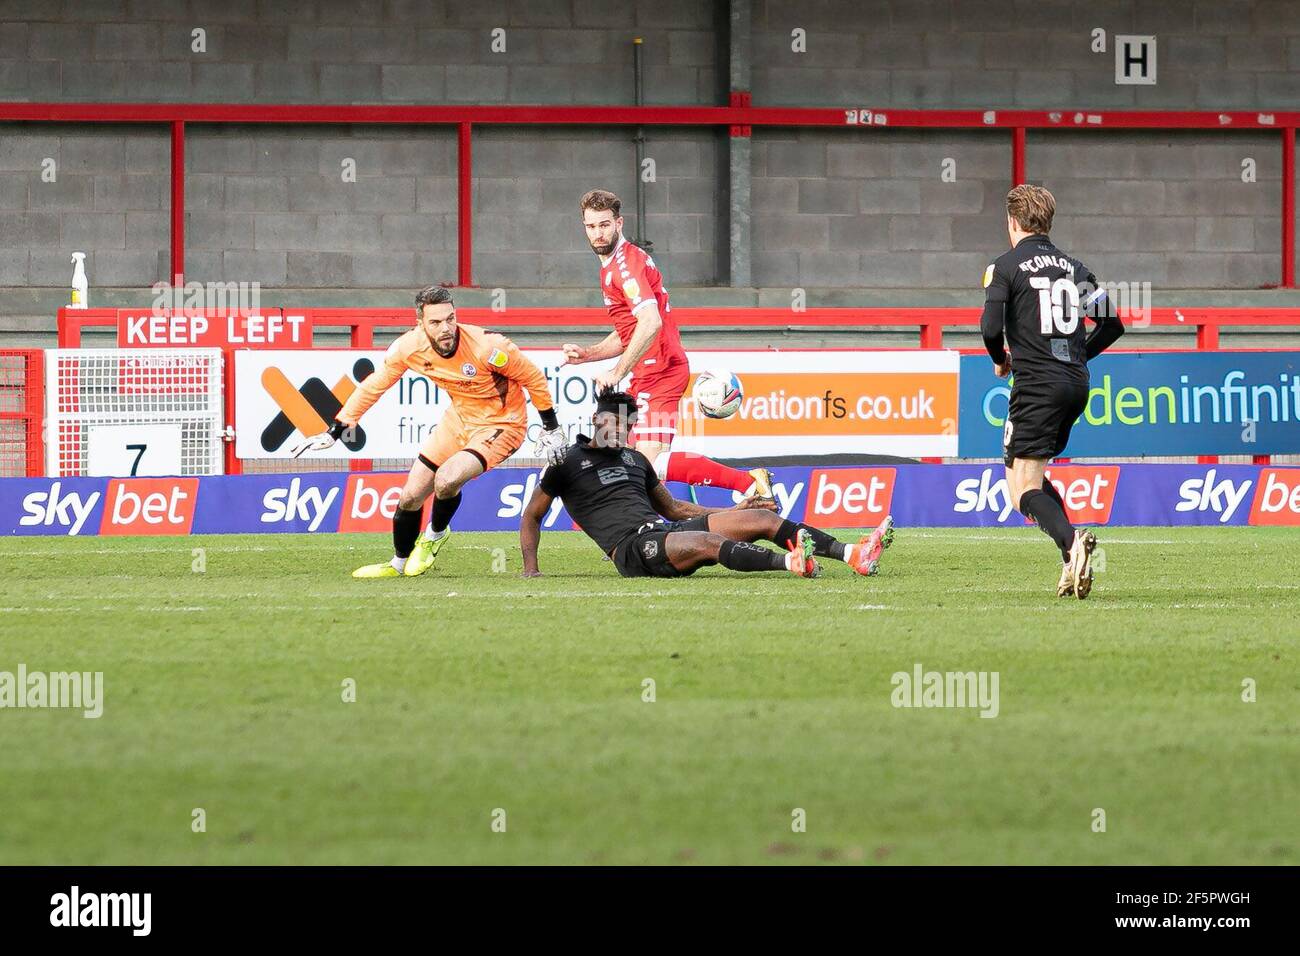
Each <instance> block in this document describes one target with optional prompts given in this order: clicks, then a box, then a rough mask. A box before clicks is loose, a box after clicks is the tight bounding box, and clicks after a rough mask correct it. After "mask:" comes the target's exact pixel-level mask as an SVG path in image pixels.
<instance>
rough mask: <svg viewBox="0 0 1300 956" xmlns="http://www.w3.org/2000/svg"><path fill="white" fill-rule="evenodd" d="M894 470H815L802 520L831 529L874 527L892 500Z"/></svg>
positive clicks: (809, 480)
mask: <svg viewBox="0 0 1300 956" xmlns="http://www.w3.org/2000/svg"><path fill="white" fill-rule="evenodd" d="M896 474H897V471H896V470H895V469H893V468H835V469H828V468H814V469H813V471H812V474H811V475H809V477H808V504H807V508H806V510H805V513H804V520H805V521H807V522H809V523H810V524H816V525H825V526H826V527H830V528H874V527H875V526H876V525H878V524H880V522H881V520H882V519H883V518H884V517H885V515H887V514H889V506H890V505H891V504H892V502H893V500H894V477H895V475H896Z"/></svg>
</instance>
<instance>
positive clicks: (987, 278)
mask: <svg viewBox="0 0 1300 956" xmlns="http://www.w3.org/2000/svg"><path fill="white" fill-rule="evenodd" d="M992 281H993V263H991V262H990V263H989V267H988V268H987V269H985V270H984V288H986V289H987V288H988V287H989V283H990V282H992Z"/></svg>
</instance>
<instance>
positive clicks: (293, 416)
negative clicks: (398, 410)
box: [262, 358, 375, 452]
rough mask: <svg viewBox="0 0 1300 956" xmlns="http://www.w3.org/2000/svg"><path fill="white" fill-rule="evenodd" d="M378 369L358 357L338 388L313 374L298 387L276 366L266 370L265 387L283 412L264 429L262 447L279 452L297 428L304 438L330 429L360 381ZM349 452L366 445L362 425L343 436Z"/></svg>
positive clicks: (339, 381) (263, 385) (337, 383)
mask: <svg viewBox="0 0 1300 956" xmlns="http://www.w3.org/2000/svg"><path fill="white" fill-rule="evenodd" d="M374 370H375V367H374V364H373V363H372V362H371V361H370V360H369V359H364V358H363V359H357V361H356V362H355V363H354V364H353V366H352V377H348V376H347V375H344V376H342V377H341V378H340V379H339V380H338V381H337V382H335V383H334V387H333V388H330V387H328V386H327V385H326V384H325V383H324V382H323V381H321V380H320V379H319V378H316V377H312V378H309V379H307V381H306V382H304V383H303V385H302V388H295V387H294V385H293V383H292V382H290V381H289V379H288V378H287V377H286V376H285V374H284V372H282V371H280V370H279V369H278V368H276V367H275V366H274V365H271V366H268V367H267V368H265V369H264V370H263V371H262V388H263V389H265V390H266V394H267V395H269V396H271V399H272V400H273V401H274V402H275V404H276V405H277V406H278V407H279V409H280V411H279V413H278V414H277V415H276V416H275V417H274V418H273V419H271V421H270V423H269V424H267V426H266V428H265V429H264V430H263V431H262V449H263V450H264V451H275V450H276V449H278V448H279V447H280V446H281V445H283V444H284V443H285V442H286V441H287V440H288V439H289V437H290V436H291V435H292V434H293V433H294V430H295V429H296V430H297V431H298V432H299V433H301V434H302V435H303V436H304V437H306V436H308V435H319V434H320V433H321V432H323V431H328V430H329V427H330V426H329V423H330V422H333V421H334V416H335V415H337V414H338V413H339V411H340V409H342V408H343V406H344V405H346V404H347V401H348V399H349V398H351V397H352V393H353V392H354V391H356V388H357V382H361V381H364V380H365V378H366V376H368V375H369V374H370V373H371V372H373V371H374ZM343 444H344V445H345V446H346V447H347V449H348V450H349V451H354V452H355V451H360V450H361V449H362V448H364V447H365V444H366V433H365V431H363V430H362V428H361V426H360V425H356V426H353V428H352V429H351V430H350V432H347V433H345V434H344V436H343Z"/></svg>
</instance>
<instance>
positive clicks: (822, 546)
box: [776, 520, 844, 561]
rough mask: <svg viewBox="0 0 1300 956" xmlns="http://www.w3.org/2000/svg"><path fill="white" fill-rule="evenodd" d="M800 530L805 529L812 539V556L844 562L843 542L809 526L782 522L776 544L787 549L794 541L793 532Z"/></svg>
mask: <svg viewBox="0 0 1300 956" xmlns="http://www.w3.org/2000/svg"><path fill="white" fill-rule="evenodd" d="M800 528H807V529H808V533H809V534H810V535H812V539H813V554H815V555H817V556H818V557H822V558H834V559H835V560H836V561H843V560H844V542H843V541H840V540H838V539H836V537H835V536H834V535H831V534H827V533H826V532H825V531H823V530H822V529H821V528H814V527H813V526H812V525H810V524H799V523H796V522H794V521H790V520H784V521H782V522H781V527H779V528H777V530H776V543H777V544H779V545H780V546H781V547H783V548H788V547H789V546H790V545H789V542H791V541H793V540H794V536H795V532H796V531H798V530H799V529H800Z"/></svg>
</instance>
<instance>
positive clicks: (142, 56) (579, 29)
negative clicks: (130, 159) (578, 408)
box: [0, 0, 726, 104]
mask: <svg viewBox="0 0 1300 956" xmlns="http://www.w3.org/2000/svg"><path fill="white" fill-rule="evenodd" d="M723 11H724V7H723V6H722V5H721V4H719V3H718V2H715V0H626V2H622V3H608V2H595V0H474V2H464V0H365V2H358V0H188V2H153V0H112V2H104V3H78V2H73V0H68V2H66V3H65V2H60V0H44V2H40V3H19V2H16V0H7V2H5V3H3V4H0V98H3V99H8V100H34V101H51V100H52V101H60V100H63V101H66V100H93V101H97V102H110V101H123V100H130V101H154V102H178V101H179V102H195V101H198V102H213V101H220V102H234V103H240V102H250V103H254V102H256V103H310V102H329V103H631V102H633V101H634V100H633V92H634V91H633V78H632V58H633V52H632V40H633V38H635V37H641V38H642V39H643V40H644V45H643V51H644V58H645V68H646V74H645V82H646V86H645V90H646V100H647V102H649V103H700V104H716V103H722V102H725V101H726V85H725V82H723V79H722V76H723V72H724V69H725V65H724V64H721V62H720V57H719V55H718V52H717V50H718V46H717V45H718V36H719V34H718V32H717V31H718V28H719V24H720V21H719V20H718V17H719V15H721V14H722V13H723ZM721 22H725V21H721ZM195 30H202V31H204V32H203V36H202V39H203V44H204V49H203V51H202V52H197V51H196V50H195V45H196V39H195V35H194V31H195ZM496 30H500V31H504V32H503V33H501V34H494V32H493V31H496ZM494 41H496V42H497V45H498V47H499V46H500V43H501V42H504V49H499V48H498V49H494ZM724 42H725V39H724Z"/></svg>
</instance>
